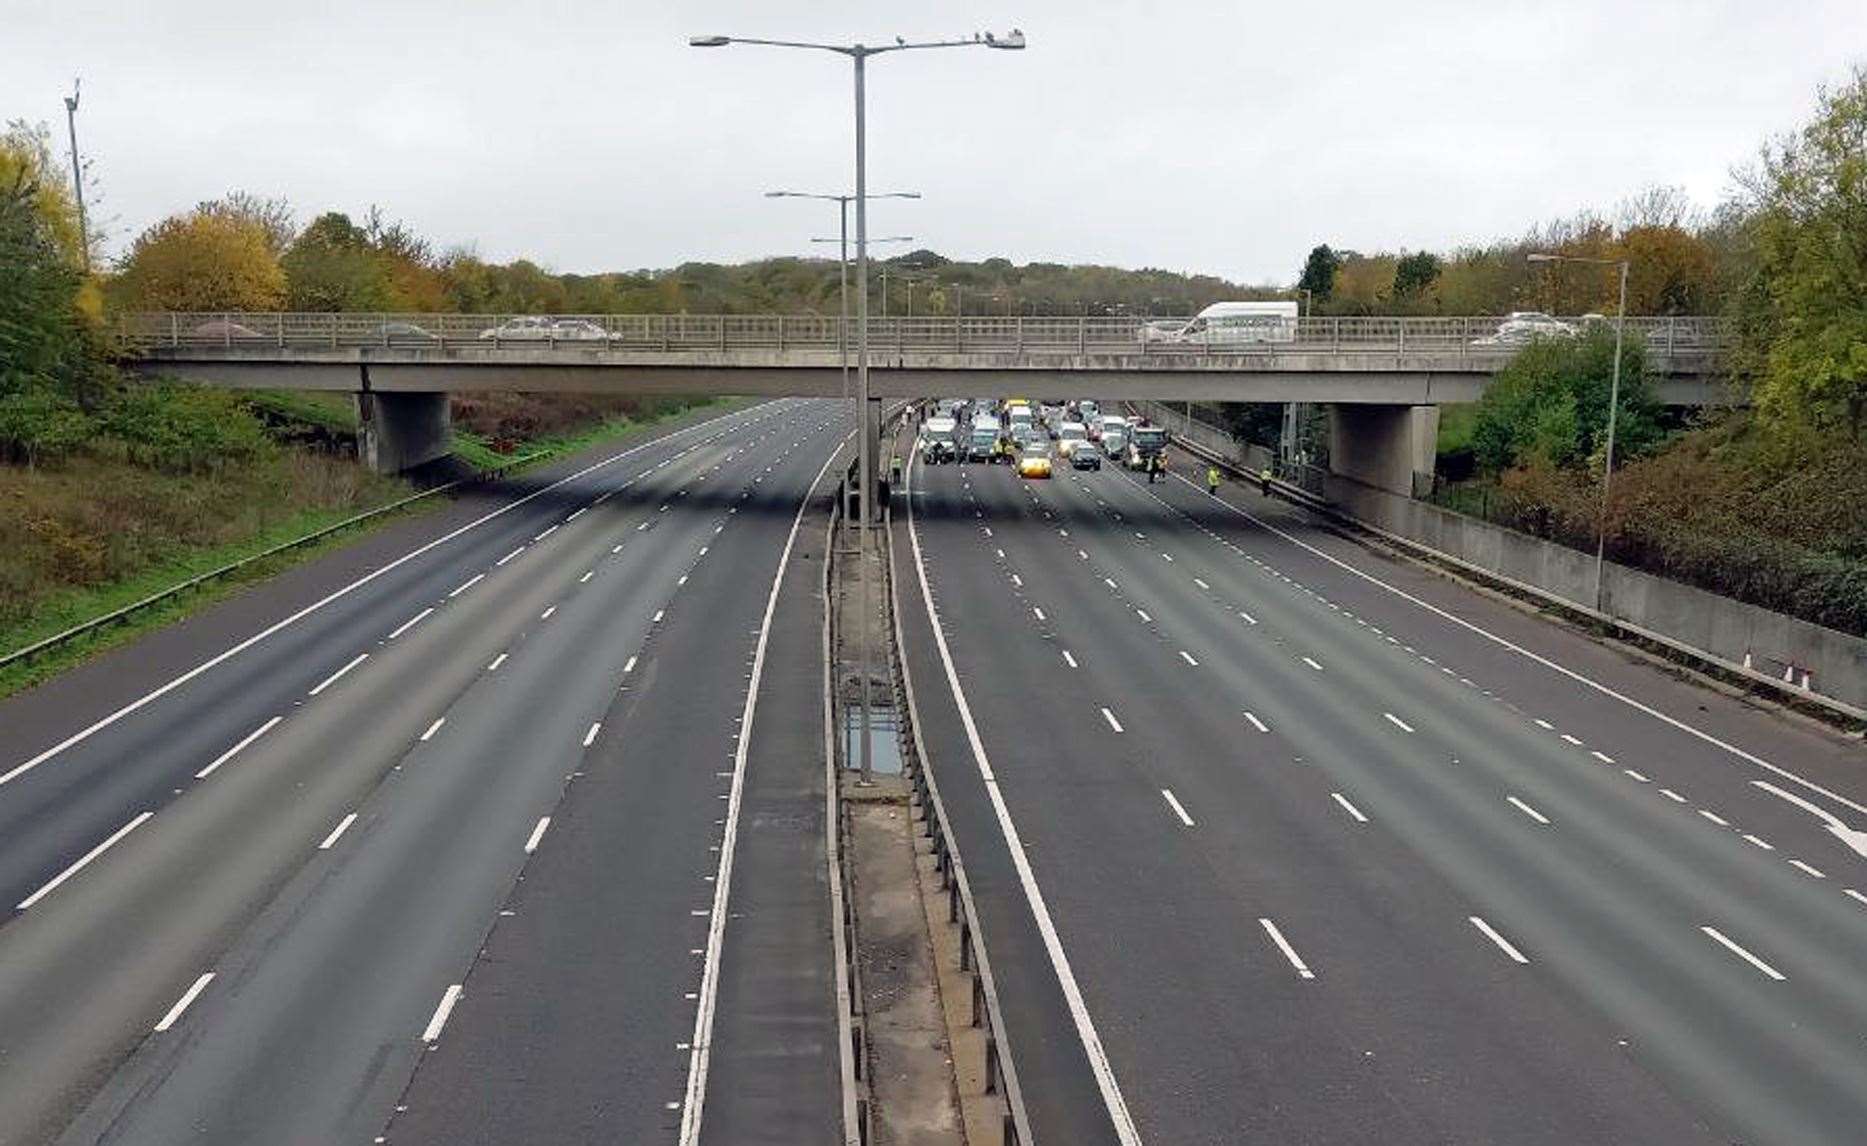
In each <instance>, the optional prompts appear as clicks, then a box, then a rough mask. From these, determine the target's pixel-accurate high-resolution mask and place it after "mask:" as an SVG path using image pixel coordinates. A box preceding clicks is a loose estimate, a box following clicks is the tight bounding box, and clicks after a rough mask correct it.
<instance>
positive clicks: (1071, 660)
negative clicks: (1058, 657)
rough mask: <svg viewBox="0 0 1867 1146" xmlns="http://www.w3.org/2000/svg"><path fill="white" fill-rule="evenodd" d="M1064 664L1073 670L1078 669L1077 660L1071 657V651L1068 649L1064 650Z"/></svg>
mask: <svg viewBox="0 0 1867 1146" xmlns="http://www.w3.org/2000/svg"><path fill="white" fill-rule="evenodd" d="M1063 663H1064V664H1066V665H1069V666H1070V667H1071V668H1075V667H1076V658H1075V657H1073V656H1071V655H1070V650H1068V649H1064V650H1063Z"/></svg>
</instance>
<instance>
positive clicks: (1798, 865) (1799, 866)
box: [1789, 860, 1828, 879]
mask: <svg viewBox="0 0 1867 1146" xmlns="http://www.w3.org/2000/svg"><path fill="white" fill-rule="evenodd" d="M1789 866H1790V867H1793V868H1795V869H1796V870H1797V871H1800V872H1801V873H1802V874H1804V875H1812V876H1814V877H1815V878H1816V879H1827V878H1828V877H1827V876H1826V875H1824V874H1822V873H1821V872H1820V871H1818V870H1817V869H1815V868H1812V867H1810V866H1809V865H1808V864H1805V863H1803V862H1802V861H1801V860H1790V861H1789Z"/></svg>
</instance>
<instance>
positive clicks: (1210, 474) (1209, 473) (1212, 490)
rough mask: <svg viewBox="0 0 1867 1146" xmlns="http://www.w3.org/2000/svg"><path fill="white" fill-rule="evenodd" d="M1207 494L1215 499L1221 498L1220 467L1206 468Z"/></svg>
mask: <svg viewBox="0 0 1867 1146" xmlns="http://www.w3.org/2000/svg"><path fill="white" fill-rule="evenodd" d="M1206 492H1207V493H1209V494H1211V495H1212V496H1213V497H1218V496H1219V467H1218V466H1207V467H1206Z"/></svg>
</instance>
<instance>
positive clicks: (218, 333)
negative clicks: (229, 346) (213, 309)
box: [188, 318, 266, 342]
mask: <svg viewBox="0 0 1867 1146" xmlns="http://www.w3.org/2000/svg"><path fill="white" fill-rule="evenodd" d="M188 333H189V335H190V336H191V337H194V338H221V339H226V340H228V341H232V342H238V341H240V340H241V339H243V338H264V337H266V336H265V335H263V334H261V333H260V332H259V331H257V330H254V329H253V328H252V327H250V326H242V325H240V324H239V323H237V322H235V321H233V320H232V319H231V318H214V319H209V320H208V321H206V322H204V323H202V324H200V325H199V326H196V327H192V328H191V329H190V330H189V331H188Z"/></svg>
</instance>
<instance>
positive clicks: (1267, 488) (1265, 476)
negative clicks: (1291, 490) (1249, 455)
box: [1258, 466, 1271, 497]
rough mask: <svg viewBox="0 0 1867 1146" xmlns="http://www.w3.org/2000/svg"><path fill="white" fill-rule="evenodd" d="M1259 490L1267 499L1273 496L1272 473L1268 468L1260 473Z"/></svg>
mask: <svg viewBox="0 0 1867 1146" xmlns="http://www.w3.org/2000/svg"><path fill="white" fill-rule="evenodd" d="M1258 489H1260V490H1261V491H1263V493H1264V496H1265V497H1269V496H1271V471H1270V468H1269V467H1268V466H1267V467H1265V468H1264V469H1261V470H1259V471H1258Z"/></svg>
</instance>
